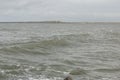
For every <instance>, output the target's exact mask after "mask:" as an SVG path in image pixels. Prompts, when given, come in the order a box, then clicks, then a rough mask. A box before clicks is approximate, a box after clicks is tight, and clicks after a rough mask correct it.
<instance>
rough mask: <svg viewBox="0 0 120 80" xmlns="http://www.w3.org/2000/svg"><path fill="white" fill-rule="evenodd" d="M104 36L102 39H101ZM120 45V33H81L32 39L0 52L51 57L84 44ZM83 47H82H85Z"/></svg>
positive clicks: (12, 45)
mask: <svg viewBox="0 0 120 80" xmlns="http://www.w3.org/2000/svg"><path fill="white" fill-rule="evenodd" d="M100 35H102V37H100ZM108 43H111V44H120V33H117V32H116V33H114V32H107V31H102V32H100V33H98V34H95V33H94V34H93V33H79V34H68V35H55V36H51V37H47V38H40V39H39V38H34V40H33V38H32V40H29V41H28V42H23V43H13V44H10V45H9V46H8V45H7V46H3V47H2V48H1V49H0V51H3V52H9V53H31V54H41V55H49V54H50V53H52V52H53V51H54V50H55V49H58V48H66V47H67V48H71V47H78V46H81V45H82V44H83V45H84V44H87V45H89V44H94V45H95V44H100V45H101V44H108ZM83 45H82V46H83Z"/></svg>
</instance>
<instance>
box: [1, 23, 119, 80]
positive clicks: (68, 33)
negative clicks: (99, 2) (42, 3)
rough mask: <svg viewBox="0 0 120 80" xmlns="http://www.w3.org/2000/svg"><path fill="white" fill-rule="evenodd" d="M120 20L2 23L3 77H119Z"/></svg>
mask: <svg viewBox="0 0 120 80" xmlns="http://www.w3.org/2000/svg"><path fill="white" fill-rule="evenodd" d="M119 31H120V23H0V80H63V78H64V77H65V75H67V74H68V73H69V74H71V76H72V77H73V79H74V80H119V79H120V77H119V75H120V32H119Z"/></svg>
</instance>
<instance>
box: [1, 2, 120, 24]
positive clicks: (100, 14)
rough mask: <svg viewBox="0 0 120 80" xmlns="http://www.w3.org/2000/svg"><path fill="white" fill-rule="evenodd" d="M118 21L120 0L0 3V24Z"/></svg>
mask: <svg viewBox="0 0 120 80" xmlns="http://www.w3.org/2000/svg"><path fill="white" fill-rule="evenodd" d="M14 21H16V22H19V21H71V22H84V21H87V22H89V21H90V22H91V21H92V22H94V21H102V22H103V21H107V22H109V21H113V22H116V21H117V22H119V21H120V0H0V22H14Z"/></svg>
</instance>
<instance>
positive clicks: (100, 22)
mask: <svg viewBox="0 0 120 80" xmlns="http://www.w3.org/2000/svg"><path fill="white" fill-rule="evenodd" d="M0 23H85V24H89V23H93V24H95V23H120V22H97V21H96V22H64V21H19V22H17V21H16V22H0Z"/></svg>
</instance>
